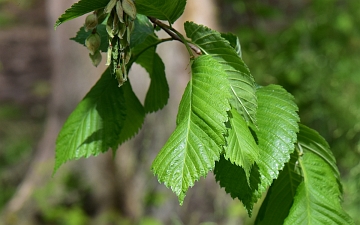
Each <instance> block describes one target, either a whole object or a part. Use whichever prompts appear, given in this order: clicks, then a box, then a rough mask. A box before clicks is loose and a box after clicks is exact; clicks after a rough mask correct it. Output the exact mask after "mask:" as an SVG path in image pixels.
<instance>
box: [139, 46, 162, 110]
mask: <svg viewBox="0 0 360 225" xmlns="http://www.w3.org/2000/svg"><path fill="white" fill-rule="evenodd" d="M155 50H156V48H155V47H152V48H150V49H148V50H146V51H145V52H144V53H143V54H141V55H140V56H139V58H138V59H137V60H136V63H138V64H140V65H141V66H142V67H144V69H146V71H147V72H148V73H149V75H150V79H151V83H150V87H149V90H148V92H147V94H146V98H145V104H144V106H145V111H146V112H147V113H149V112H155V111H157V110H159V109H162V108H163V107H164V106H165V105H166V104H167V101H168V99H169V85H168V83H167V80H166V76H165V66H164V63H163V62H162V60H161V58H160V56H159V55H158V54H157V53H156V52H155Z"/></svg>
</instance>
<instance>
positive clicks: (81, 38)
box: [70, 24, 109, 52]
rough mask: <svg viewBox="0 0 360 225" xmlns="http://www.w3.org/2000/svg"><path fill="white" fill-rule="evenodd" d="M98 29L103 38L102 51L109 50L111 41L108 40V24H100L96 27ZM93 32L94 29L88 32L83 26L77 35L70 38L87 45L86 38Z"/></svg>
mask: <svg viewBox="0 0 360 225" xmlns="http://www.w3.org/2000/svg"><path fill="white" fill-rule="evenodd" d="M96 31H97V33H98V34H99V35H100V38H101V45H100V51H102V52H107V50H108V46H109V41H108V34H107V32H106V26H105V25H104V24H99V25H98V26H97V27H96ZM91 32H92V31H88V32H86V31H85V28H84V27H81V28H80V30H79V31H78V32H77V33H76V36H75V37H73V38H70V40H73V41H75V42H77V43H79V44H81V45H83V46H85V40H86V38H87V37H89V35H90V34H91Z"/></svg>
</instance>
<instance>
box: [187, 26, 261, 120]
mask: <svg viewBox="0 0 360 225" xmlns="http://www.w3.org/2000/svg"><path fill="white" fill-rule="evenodd" d="M185 31H186V35H187V37H189V38H191V40H192V41H193V43H195V44H196V45H198V46H199V47H200V48H201V49H202V51H203V52H205V54H209V55H212V56H213V57H214V58H215V59H216V60H218V62H220V63H221V64H222V66H223V70H225V71H226V73H227V75H228V79H229V82H230V86H231V93H232V98H231V105H232V106H233V107H235V108H236V109H237V110H238V112H239V113H240V114H241V115H242V116H243V117H244V118H245V120H246V121H247V122H252V123H254V124H256V108H257V100H256V95H255V84H254V79H253V77H252V76H251V74H250V71H249V69H248V67H247V66H246V65H245V63H244V61H243V60H242V59H241V58H240V56H239V55H238V53H237V52H236V51H235V49H234V48H233V47H232V46H231V45H230V43H229V42H228V41H227V40H226V39H224V38H223V37H222V36H221V34H220V33H219V32H217V31H214V30H211V29H209V28H207V27H205V26H202V25H197V24H195V23H193V22H186V23H185Z"/></svg>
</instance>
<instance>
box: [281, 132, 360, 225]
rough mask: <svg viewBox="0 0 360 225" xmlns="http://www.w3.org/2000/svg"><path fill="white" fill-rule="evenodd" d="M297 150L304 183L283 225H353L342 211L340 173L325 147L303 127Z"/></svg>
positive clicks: (326, 145) (321, 141)
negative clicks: (299, 155)
mask: <svg viewBox="0 0 360 225" xmlns="http://www.w3.org/2000/svg"><path fill="white" fill-rule="evenodd" d="M297 150H298V152H299V153H300V154H301V157H300V158H299V167H300V170H301V173H302V176H303V182H302V183H301V184H300V185H299V187H298V189H297V191H296V196H295V199H294V204H293V206H292V207H291V210H290V213H289V216H288V217H287V218H286V220H285V223H284V224H286V225H287V224H289V225H290V224H339V225H340V224H341V225H343V224H354V222H353V220H352V219H351V218H350V217H349V215H348V214H347V213H346V212H345V211H344V209H343V208H342V207H341V203H340V202H341V201H340V199H341V191H340V186H339V184H338V179H339V176H338V175H339V172H338V170H337V169H336V167H334V165H335V159H334V157H333V156H332V153H331V151H330V149H329V146H328V144H327V143H326V142H325V141H324V139H323V138H322V137H321V136H320V135H319V134H318V133H317V132H316V131H314V130H312V129H310V128H308V127H306V126H304V125H302V126H300V133H299V136H298V145H297Z"/></svg>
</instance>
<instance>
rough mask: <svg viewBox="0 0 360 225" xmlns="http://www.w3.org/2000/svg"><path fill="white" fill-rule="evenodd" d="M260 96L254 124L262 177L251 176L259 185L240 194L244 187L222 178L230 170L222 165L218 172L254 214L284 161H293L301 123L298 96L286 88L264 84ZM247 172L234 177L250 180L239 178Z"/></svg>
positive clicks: (224, 185)
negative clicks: (291, 93) (292, 155)
mask: <svg viewBox="0 0 360 225" xmlns="http://www.w3.org/2000/svg"><path fill="white" fill-rule="evenodd" d="M256 95H257V98H258V109H257V114H256V115H257V128H255V126H253V130H254V131H256V138H257V140H258V143H259V148H260V154H259V158H258V160H257V161H256V164H257V165H258V167H259V173H260V177H252V176H251V175H250V183H251V182H252V179H256V181H257V185H256V187H257V188H252V189H251V190H250V192H248V193H246V194H245V193H242V194H241V195H239V196H237V194H236V193H240V192H241V191H242V190H239V188H241V187H238V186H236V185H233V184H232V183H231V182H223V181H222V179H221V177H223V175H222V174H223V173H227V171H226V170H223V169H222V168H221V167H219V168H217V170H216V173H215V175H216V176H217V177H216V179H217V180H218V181H219V182H220V186H222V187H225V191H226V192H228V193H230V194H231V196H232V197H237V198H239V199H240V200H241V201H242V202H243V203H244V205H245V207H246V208H247V210H248V212H249V214H251V211H252V207H253V204H254V203H255V202H256V201H257V200H258V199H259V198H260V197H261V196H262V193H264V192H265V191H266V189H267V188H268V187H269V186H270V184H271V183H272V182H273V179H276V178H277V177H278V175H279V171H280V170H282V169H283V167H284V164H285V163H286V162H288V161H289V159H290V154H291V153H292V152H293V151H294V148H295V147H294V143H295V142H296V133H297V132H298V122H299V116H298V115H297V113H296V111H297V110H298V108H297V106H296V104H295V103H294V98H293V96H292V95H290V94H289V93H288V92H286V91H285V90H284V89H283V88H282V87H280V86H277V85H269V86H267V87H261V88H258V89H257V91H256ZM232 174H234V173H232ZM243 175H244V176H245V173H244V174H234V178H233V180H235V179H237V180H246V178H239V176H243ZM218 176H219V177H218ZM227 176H230V175H227ZM246 191H248V190H246ZM244 196H246V198H244ZM249 196H250V197H249Z"/></svg>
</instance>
